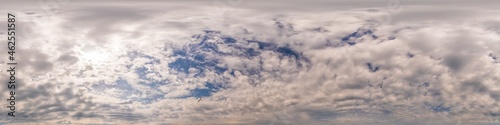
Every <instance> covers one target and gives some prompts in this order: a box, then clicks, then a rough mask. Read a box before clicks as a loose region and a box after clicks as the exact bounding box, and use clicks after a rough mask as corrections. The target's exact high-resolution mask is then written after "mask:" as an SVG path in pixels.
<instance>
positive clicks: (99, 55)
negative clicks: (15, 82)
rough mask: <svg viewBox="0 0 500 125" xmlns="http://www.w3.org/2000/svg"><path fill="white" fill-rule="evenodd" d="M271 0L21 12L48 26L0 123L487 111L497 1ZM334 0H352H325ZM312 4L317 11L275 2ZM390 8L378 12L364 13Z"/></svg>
mask: <svg viewBox="0 0 500 125" xmlns="http://www.w3.org/2000/svg"><path fill="white" fill-rule="evenodd" d="M233 2H234V1H233ZM280 2H284V1H274V2H269V3H270V4H269V6H263V5H260V4H261V3H257V2H249V1H244V3H241V4H235V5H232V4H231V3H227V2H223V3H221V4H224V5H230V6H219V7H226V8H222V9H227V10H230V11H224V10H221V9H219V10H217V9H216V10H215V11H214V10H213V9H214V8H213V6H210V5H205V4H202V3H204V2H201V3H196V4H193V6H196V7H193V6H191V8H189V9H180V8H159V7H158V6H160V5H153V4H152V5H148V6H151V8H150V9H141V8H134V7H128V6H126V5H124V6H120V7H117V6H106V5H103V6H93V5H82V6H76V5H72V7H75V8H71V9H64V10H62V12H61V13H58V14H57V15H53V16H52V17H51V18H49V19H48V20H49V21H50V22H43V23H32V25H33V26H34V27H37V28H41V29H47V30H43V31H42V32H34V33H33V34H31V37H25V38H24V41H25V42H21V43H22V44H19V49H18V51H19V54H18V55H16V56H18V57H19V58H20V59H19V60H18V61H19V62H20V64H21V62H22V64H21V65H19V67H21V68H22V69H20V70H19V72H21V73H22V74H20V75H19V78H20V79H19V85H20V87H19V89H18V90H17V91H18V92H19V95H18V98H19V100H20V101H19V102H18V103H19V109H20V110H19V116H20V117H17V118H16V119H15V120H17V121H15V120H13V119H9V118H5V117H2V118H0V120H1V121H0V122H2V123H6V124H8V123H11V124H17V123H26V124H30V123H35V122H37V123H43V124H50V123H73V124H79V123H82V124H102V123H111V124H139V123H144V122H149V123H158V124H161V123H166V124H169V123H176V124H270V123H276V124H475V123H480V122H481V123H485V124H486V123H487V122H494V121H495V120H499V119H498V114H500V108H498V107H499V105H498V101H499V99H498V98H499V97H500V93H499V92H500V87H499V86H498V83H496V82H495V81H498V80H500V78H499V76H500V72H499V71H500V70H499V69H498V65H499V63H498V59H496V57H497V56H498V55H500V52H499V51H498V50H500V44H498V41H499V40H500V35H499V34H498V30H496V29H497V28H498V26H497V25H496V23H495V22H498V19H497V18H495V17H493V16H490V14H492V13H498V11H497V10H493V9H491V10H490V9H487V10H482V9H478V8H475V7H471V8H467V9H460V7H452V6H451V5H450V6H445V7H443V8H438V7H436V6H431V5H427V6H423V5H420V4H436V5H439V4H444V3H447V2H451V1H448V0H442V1H439V2H430V1H415V2H414V3H407V4H403V5H401V9H402V11H401V12H400V13H397V14H391V13H388V12H387V8H383V7H382V8H380V7H379V6H385V4H386V2H377V1H371V2H368V1H363V0H357V1H354V2H352V1H351V2H339V1H336V2H327V1H320V0H317V1H314V2H311V3H310V4H307V5H308V6H298V4H297V3H305V2H300V1H293V2H289V3H285V5H286V6H285V5H283V6H278V5H277V3H280ZM485 2H487V0H484V1H483V2H477V3H471V2H468V1H457V2H453V3H451V4H453V5H456V6H463V5H466V4H474V5H476V4H478V6H479V4H481V5H482V3H485ZM326 3H328V4H326ZM337 3H338V4H339V5H337V6H347V5H353V7H352V8H349V9H329V8H326V6H329V4H337ZM177 4H180V5H184V4H181V3H177ZM219 4H220V3H219ZM233 4H234V3H233ZM276 6H278V7H277V8H274V7H276ZM216 7H217V6H216ZM227 7H229V8H227ZM311 7H318V8H317V10H315V12H316V13H310V12H309V11H299V10H295V11H278V10H280V9H284V10H286V9H297V8H311ZM260 8H262V9H263V10H274V11H271V12H269V13H262V11H263V10H259V9H260ZM36 13H38V11H36ZM221 13H222V14H221ZM388 15H390V18H389V20H388V21H390V23H384V22H374V21H384V20H379V18H384V16H388ZM464 17H468V18H466V19H464ZM66 31H67V32H66ZM3 46H4V47H5V45H3ZM0 52H5V51H0ZM6 62H7V61H6V60H3V61H2V63H4V64H5V63H6ZM4 72H5V71H4ZM0 79H2V81H6V80H7V76H2V77H0ZM2 90H7V89H6V88H2ZM0 97H2V98H6V95H1V96H0ZM200 98H201V100H200ZM198 100H200V101H198ZM4 110H5V109H2V111H4ZM14 122H16V123H14Z"/></svg>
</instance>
